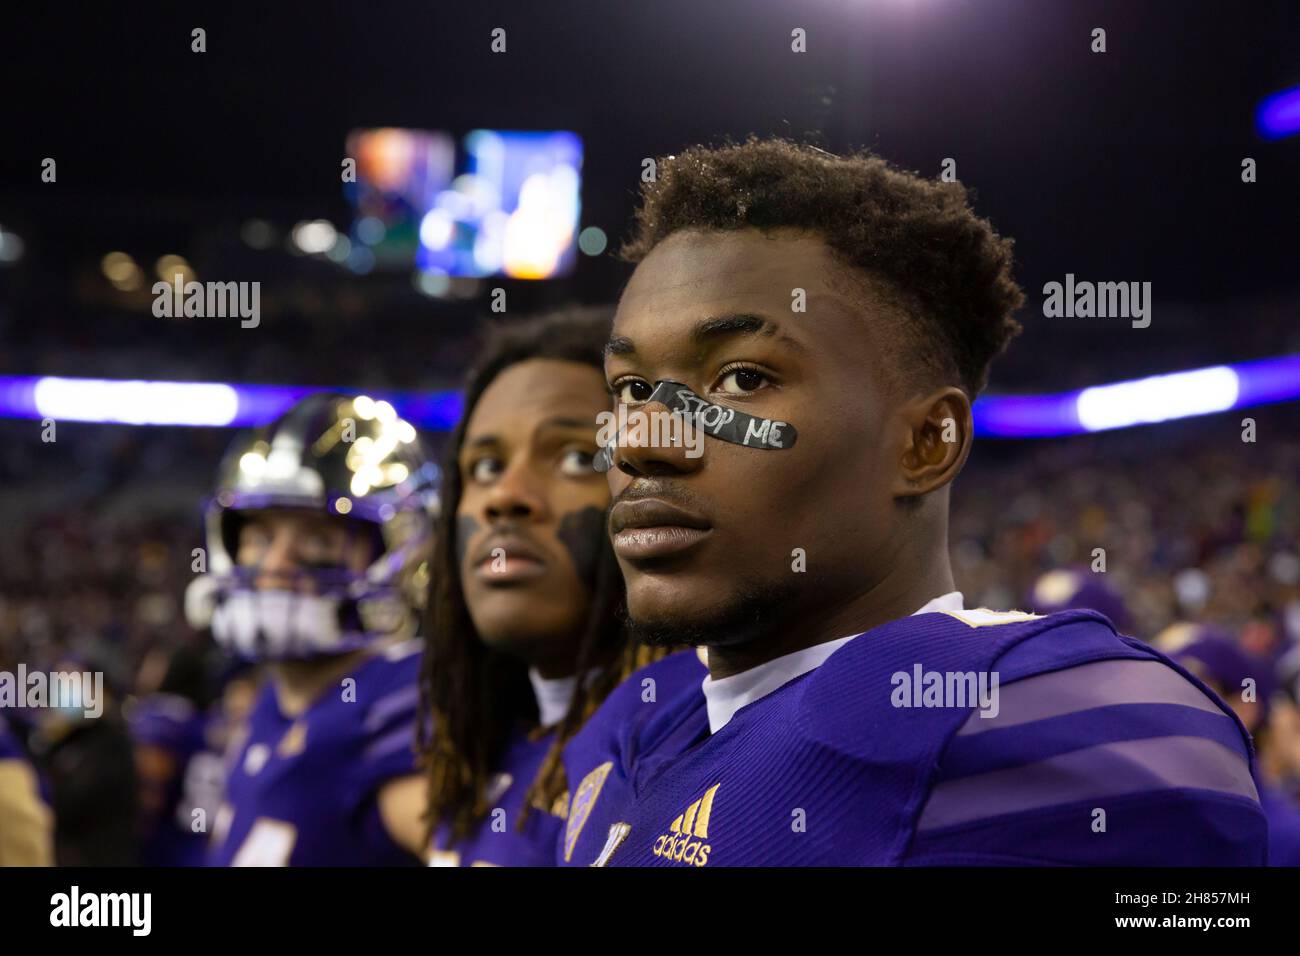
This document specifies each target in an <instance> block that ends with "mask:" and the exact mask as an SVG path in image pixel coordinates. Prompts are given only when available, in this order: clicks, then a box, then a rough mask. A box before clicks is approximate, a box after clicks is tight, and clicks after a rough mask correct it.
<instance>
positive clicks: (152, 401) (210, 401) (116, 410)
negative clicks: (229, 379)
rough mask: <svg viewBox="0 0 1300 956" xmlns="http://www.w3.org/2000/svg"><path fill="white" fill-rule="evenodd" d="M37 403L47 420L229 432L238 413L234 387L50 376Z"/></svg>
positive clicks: (40, 387)
mask: <svg viewBox="0 0 1300 956" xmlns="http://www.w3.org/2000/svg"><path fill="white" fill-rule="evenodd" d="M33 398H34V401H35V405H36V410H37V412H38V413H39V414H40V415H41V416H42V417H44V418H52V419H54V420H55V421H70V422H106V423H115V424H122V425H210V426H216V427H224V426H226V425H229V424H231V422H233V421H234V419H235V415H236V413H237V412H238V411H239V395H238V394H237V393H236V391H235V390H234V389H233V388H232V387H231V386H229V385H219V384H205V383H200V382H141V381H133V382H131V381H128V382H113V381H107V380H105V379H93V378H83V379H72V378H54V377H45V378H42V379H39V380H38V381H37V382H36V387H35V389H34V393H33Z"/></svg>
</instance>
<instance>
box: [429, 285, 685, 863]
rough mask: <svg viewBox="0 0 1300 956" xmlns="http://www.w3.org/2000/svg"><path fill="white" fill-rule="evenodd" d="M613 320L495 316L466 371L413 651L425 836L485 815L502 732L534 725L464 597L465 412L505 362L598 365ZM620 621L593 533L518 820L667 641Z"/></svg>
mask: <svg viewBox="0 0 1300 956" xmlns="http://www.w3.org/2000/svg"><path fill="white" fill-rule="evenodd" d="M610 321H611V313H610V311H609V310H608V309H591V308H575V309H569V310H566V311H562V312H557V313H551V314H548V315H545V316H542V317H539V318H535V319H531V320H528V321H525V322H521V323H514V324H511V325H508V326H507V325H501V326H497V327H495V328H493V329H492V330H491V332H490V333H489V336H488V340H487V342H486V343H485V345H484V347H483V349H482V351H481V352H480V354H479V357H478V360H477V362H476V364H475V366H474V367H473V369H472V370H471V371H470V374H469V378H468V382H467V385H466V388H465V407H464V411H463V413H462V415H461V419H460V422H459V424H458V425H457V426H456V429H455V431H454V432H453V433H452V439H451V442H450V444H449V446H448V448H447V449H446V452H445V456H444V463H443V472H442V488H441V493H440V497H441V504H442V507H441V510H440V514H439V517H438V535H437V540H436V542H435V545H434V556H433V568H432V574H431V576H430V584H429V600H428V603H427V606H426V611H425V626H424V633H425V635H426V638H425V639H426V645H425V648H426V649H425V653H424V657H423V658H422V660H421V662H420V678H419V689H420V720H419V722H418V724H417V743H418V746H419V749H420V751H421V754H422V758H423V762H424V765H425V772H426V776H427V780H428V801H427V805H426V810H425V817H424V822H425V827H426V834H425V842H426V843H428V842H429V840H430V839H431V838H432V836H433V833H434V831H435V830H436V829H437V828H438V827H439V826H440V825H443V824H445V825H447V827H448V828H449V833H450V838H451V839H452V840H457V839H462V838H464V837H466V836H468V835H469V834H470V833H471V832H472V831H473V829H474V828H475V827H476V826H477V825H478V823H479V822H480V821H482V820H483V819H484V818H485V817H486V816H487V814H488V813H489V812H490V810H491V807H490V806H489V805H488V799H487V794H488V789H489V786H490V784H491V782H492V775H493V773H494V770H495V768H496V767H497V766H498V763H499V761H500V759H501V755H502V753H503V752H504V750H505V747H506V744H507V742H508V741H509V738H510V735H511V734H512V733H513V732H515V731H516V729H517V728H519V727H520V726H525V727H534V728H536V726H537V723H538V720H539V718H538V712H537V703H536V699H535V697H534V695H533V690H532V685H531V684H530V682H529V680H528V665H527V664H526V663H524V662H523V661H520V660H518V659H516V658H512V657H510V656H508V655H506V654H503V653H501V652H499V651H495V650H493V649H491V648H489V647H488V646H487V645H486V644H484V643H483V641H482V640H480V639H479V636H478V633H477V632H476V631H475V629H474V624H473V621H472V619H471V618H470V614H469V608H468V607H467V606H466V604H465V597H464V591H463V588H462V583H461V574H460V563H459V560H458V557H457V542H456V512H457V510H458V509H459V507H460V499H461V494H462V490H463V488H462V482H461V476H460V465H459V457H460V451H461V448H462V446H463V445H464V441H465V430H466V427H467V424H468V422H469V419H470V416H471V415H472V413H473V411H474V408H475V406H476V405H477V404H478V401H479V399H480V398H481V397H482V395H483V392H484V391H485V390H486V389H487V388H488V386H489V385H491V384H492V382H493V381H494V380H495V379H496V377H497V376H498V375H500V374H501V373H502V372H503V371H504V370H506V369H507V368H509V367H511V366H513V365H517V364H519V363H521V362H526V361H529V360H530V359H558V360H561V361H569V362H577V363H580V364H584V365H590V366H593V367H594V368H597V369H601V370H602V371H603V369H604V348H605V343H606V341H607V340H608V338H609V328H610ZM623 622H624V616H623V580H622V575H621V574H620V572H619V569H618V563H617V561H616V560H615V558H614V553H613V549H612V548H611V547H610V545H609V541H608V540H607V539H604V537H603V536H602V542H601V546H600V556H599V558H598V561H597V567H596V573H595V577H594V580H593V582H592V585H591V602H590V606H589V609H588V614H587V619H586V622H585V625H584V627H583V629H582V633H581V635H580V636H579V639H578V646H577V648H576V652H577V653H576V661H577V667H576V672H577V674H578V675H579V679H578V681H577V688H576V690H575V692H574V696H573V701H572V703H571V705H570V707H569V710H568V712H567V713H566V714H565V716H564V718H563V720H561V722H560V723H559V725H558V727H557V729H556V733H555V737H554V740H553V741H552V744H551V747H550V750H549V751H548V753H547V755H546V757H545V759H544V760H543V762H542V766H541V768H540V770H539V771H538V774H537V776H536V777H535V779H534V780H533V781H532V783H531V785H530V786H529V789H528V792H527V795H526V797H525V800H524V811H523V814H522V815H521V817H520V819H519V821H518V825H519V826H520V827H522V826H523V825H524V823H525V821H526V819H527V815H528V812H529V809H530V808H531V807H540V808H543V809H546V810H551V809H553V808H557V809H558V807H561V806H563V798H564V796H565V787H566V782H565V779H564V770H563V765H562V764H561V762H560V752H561V750H562V749H563V747H564V744H565V743H567V742H568V740H569V739H570V738H571V737H572V736H573V735H574V734H575V733H576V732H577V731H578V729H579V728H580V727H581V726H582V724H583V722H584V721H585V720H586V719H587V718H588V717H589V716H590V715H591V713H592V712H593V711H594V710H595V709H596V708H597V707H598V706H599V705H600V703H601V701H603V700H604V699H605V697H606V696H607V695H608V694H609V692H610V691H611V690H613V689H614V688H615V687H616V686H617V685H618V684H619V682H620V681H622V680H623V679H624V678H625V677H627V675H628V674H630V673H631V672H632V671H633V670H635V669H636V668H637V667H639V666H643V665H644V664H646V663H649V662H651V661H652V660H655V659H657V658H659V657H662V656H664V654H665V653H666V651H663V650H655V649H650V648H646V649H637V648H636V647H634V646H633V644H632V641H631V640H630V638H629V637H628V633H627V629H626V627H625V625H624V623H623Z"/></svg>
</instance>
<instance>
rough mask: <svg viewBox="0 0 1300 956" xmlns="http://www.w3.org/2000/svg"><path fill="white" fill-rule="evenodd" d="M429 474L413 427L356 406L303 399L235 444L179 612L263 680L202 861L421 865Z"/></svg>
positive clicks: (365, 402) (369, 404)
mask: <svg viewBox="0 0 1300 956" xmlns="http://www.w3.org/2000/svg"><path fill="white" fill-rule="evenodd" d="M436 476H437V469H436V467H435V466H434V465H433V463H432V462H431V461H429V460H428V459H427V457H426V456H425V454H424V452H423V450H422V448H421V444H420V441H419V438H418V437H417V435H416V432H415V429H414V428H413V427H412V426H411V425H410V424H409V423H408V422H406V421H403V420H402V419H400V418H398V416H397V415H396V413H395V412H394V410H393V408H392V406H391V405H389V404H388V403H386V402H382V401H374V400H372V399H370V398H368V397H365V396H358V397H356V398H349V397H344V396H340V395H331V394H317V395H312V396H310V397H308V398H305V399H303V400H302V401H300V402H299V403H298V404H297V405H295V406H294V407H293V408H292V409H291V410H290V411H289V412H288V413H287V414H285V415H284V416H283V417H282V418H281V419H280V420H279V421H277V422H276V423H275V424H274V425H272V426H270V427H269V428H267V429H265V430H263V431H261V432H258V433H256V434H253V435H250V436H248V437H245V438H241V439H239V440H237V441H236V442H235V444H234V445H233V446H232V448H231V450H230V452H229V453H228V455H227V457H226V459H225V462H224V464H223V465H222V468H221V471H220V474H219V477H218V482H217V489H216V495H215V497H214V499H213V501H212V503H211V505H210V507H209V508H208V511H207V516H206V528H207V562H208V568H207V574H206V575H205V576H204V577H203V578H200V579H198V581H199V582H200V583H199V584H197V585H192V586H191V587H193V588H195V589H196V592H197V594H192V595H190V596H189V598H190V599H189V601H188V602H187V603H189V604H190V606H191V610H192V617H198V618H199V619H200V620H201V619H202V618H203V617H204V616H205V615H204V609H205V608H206V609H207V610H209V611H210V613H211V629H212V634H213V637H214V638H215V639H216V640H217V642H218V643H219V644H221V646H223V647H224V648H226V649H227V650H229V651H230V652H232V653H233V654H236V655H238V656H241V657H245V658H249V659H253V660H256V661H260V662H263V663H264V664H265V666H266V669H267V672H268V680H266V682H265V683H264V684H263V686H262V687H261V689H260V691H259V692H258V696H257V699H256V702H255V704H254V706H253V710H252V713H251V714H250V715H249V717H248V721H247V725H246V737H245V739H244V740H243V741H242V743H240V744H239V745H237V746H236V747H235V748H234V749H233V751H232V752H233V754H234V760H233V763H232V765H231V766H230V767H228V769H227V781H226V792H225V799H224V801H223V804H222V806H221V808H220V810H219V811H218V813H217V818H216V820H215V821H214V822H213V823H212V824H211V830H212V845H211V848H210V852H209V862H210V863H212V864H215V865H234V866H242V865H250V866H252V865H260V866H311V865H333V864H339V865H400V864H412V865H417V864H419V863H420V857H421V853H422V847H421V842H422V839H423V825H422V823H421V821H420V814H421V811H422V809H423V783H422V778H421V777H420V775H419V773H418V770H417V767H416V757H415V751H414V739H415V724H414V722H415V715H416V709H417V705H418V695H419V691H418V687H417V682H416V678H417V670H418V664H419V652H420V650H421V645H420V643H419V641H418V640H416V639H414V638H415V633H416V624H417V621H418V611H417V609H418V606H419V604H420V603H421V601H422V595H423V593H424V589H425V588H426V587H427V575H428V553H429V548H430V546H431V543H432V540H431V538H432V520H433V514H434V511H435V508H436V493H435V490H434V488H435V481H436ZM195 608H197V609H198V613H193V611H194V609H195Z"/></svg>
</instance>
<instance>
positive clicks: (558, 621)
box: [465, 577, 586, 649]
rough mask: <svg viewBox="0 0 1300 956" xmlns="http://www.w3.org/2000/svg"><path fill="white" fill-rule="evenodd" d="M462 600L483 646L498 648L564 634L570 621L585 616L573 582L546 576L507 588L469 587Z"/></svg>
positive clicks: (579, 592) (584, 609)
mask: <svg viewBox="0 0 1300 956" xmlns="http://www.w3.org/2000/svg"><path fill="white" fill-rule="evenodd" d="M465 597H466V604H467V605H468V608H469V614H470V619H471V620H472V621H473V622H474V629H475V630H476V631H478V634H479V636H480V637H481V638H482V639H483V641H484V643H486V644H488V645H489V646H501V648H502V649H508V647H509V646H510V645H513V644H517V643H524V644H526V643H528V642H530V641H532V640H533V639H534V638H536V637H537V636H541V637H542V638H545V637H546V635H548V634H550V633H553V632H554V633H564V632H565V630H566V629H567V628H568V626H569V624H570V622H573V621H581V620H583V619H584V617H585V615H586V601H585V598H584V595H583V593H582V591H581V589H580V588H578V587H577V586H576V582H569V581H557V580H553V579H551V578H550V577H547V578H538V579H536V580H533V581H527V582H520V583H517V584H514V585H511V586H508V587H506V586H499V585H498V586H488V587H482V588H472V589H469V590H468V591H467V593H466V595H465Z"/></svg>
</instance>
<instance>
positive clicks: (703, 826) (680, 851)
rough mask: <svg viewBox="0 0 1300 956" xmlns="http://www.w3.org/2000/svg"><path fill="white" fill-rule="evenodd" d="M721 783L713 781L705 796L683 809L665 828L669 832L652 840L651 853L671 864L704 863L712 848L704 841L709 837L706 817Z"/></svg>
mask: <svg viewBox="0 0 1300 956" xmlns="http://www.w3.org/2000/svg"><path fill="white" fill-rule="evenodd" d="M720 786H721V784H718V783H715V784H714V785H713V786H711V787H710V788H709V789H708V791H707V792H706V793H705V794H704V796H702V797H700V799H698V800H696V801H695V802H694V803H692V804H691V805H690V806H689V807H687V808H686V810H685V812H683V813H682V814H681V815H680V816H678V817H677V819H676V820H674V821H673V822H672V824H671V825H670V826H669V827H668V832H667V833H665V834H664V835H663V836H661V837H659V839H657V840H655V845H654V849H653V851H652V852H653V853H654V855H655V856H659V857H663V858H664V859H666V860H671V861H672V862H674V863H687V864H689V865H691V866H705V865H706V864H708V862H709V852H710V851H711V850H712V847H711V846H709V844H707V843H705V842H704V841H705V840H707V839H708V838H709V817H710V816H712V815H713V798H714V795H715V794H717V792H718V787H720Z"/></svg>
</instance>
